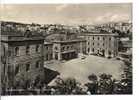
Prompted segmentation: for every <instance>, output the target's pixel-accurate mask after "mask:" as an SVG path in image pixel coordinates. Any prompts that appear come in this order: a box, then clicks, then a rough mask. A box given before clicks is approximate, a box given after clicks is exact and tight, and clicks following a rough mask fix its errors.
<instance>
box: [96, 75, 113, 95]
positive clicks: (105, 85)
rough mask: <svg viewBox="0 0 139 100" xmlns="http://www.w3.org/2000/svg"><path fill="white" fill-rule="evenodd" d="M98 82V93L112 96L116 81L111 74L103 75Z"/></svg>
mask: <svg viewBox="0 0 139 100" xmlns="http://www.w3.org/2000/svg"><path fill="white" fill-rule="evenodd" d="M99 78H100V79H99V82H98V93H99V94H112V93H113V89H114V80H113V79H112V75H110V74H105V73H103V74H101V75H100V76H99Z"/></svg>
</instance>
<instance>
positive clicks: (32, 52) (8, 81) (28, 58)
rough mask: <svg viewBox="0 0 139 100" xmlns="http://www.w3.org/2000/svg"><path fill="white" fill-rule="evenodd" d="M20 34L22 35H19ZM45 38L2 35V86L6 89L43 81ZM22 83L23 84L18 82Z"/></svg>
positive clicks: (27, 35) (30, 35)
mask: <svg viewBox="0 0 139 100" xmlns="http://www.w3.org/2000/svg"><path fill="white" fill-rule="evenodd" d="M19 34H20V33H19ZM43 48H44V38H43V37H41V36H35V35H32V34H31V32H29V31H27V32H25V34H24V35H21V34H20V35H2V38H1V62H2V67H1V70H2V71H1V72H2V74H1V75H2V77H1V78H2V85H3V87H5V88H6V89H8V88H13V87H14V85H16V88H17V87H18V85H21V84H26V82H27V81H28V82H29V83H31V82H33V81H34V80H35V79H36V78H40V79H42V80H43V78H44V77H43V76H44V69H43V64H44V63H43V62H44V61H43V59H44V57H43ZM20 81H21V82H22V83H21V84H20V83H18V82H20Z"/></svg>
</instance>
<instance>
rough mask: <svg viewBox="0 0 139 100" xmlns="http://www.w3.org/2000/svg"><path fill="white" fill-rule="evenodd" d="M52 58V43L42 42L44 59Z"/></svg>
mask: <svg viewBox="0 0 139 100" xmlns="http://www.w3.org/2000/svg"><path fill="white" fill-rule="evenodd" d="M50 60H53V43H51V42H44V61H50Z"/></svg>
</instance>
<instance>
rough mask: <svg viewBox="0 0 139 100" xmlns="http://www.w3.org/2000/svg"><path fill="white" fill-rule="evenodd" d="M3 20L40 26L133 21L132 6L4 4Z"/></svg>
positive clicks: (129, 4) (0, 10) (125, 4)
mask: <svg viewBox="0 0 139 100" xmlns="http://www.w3.org/2000/svg"><path fill="white" fill-rule="evenodd" d="M0 12H1V20H4V21H15V22H23V23H38V24H68V25H76V24H101V23H107V22H113V21H114V22H118V21H127V20H128V21H131V20H132V4H131V3H118V4H117V3H115V4H107V3H105V4H3V5H1V7H0Z"/></svg>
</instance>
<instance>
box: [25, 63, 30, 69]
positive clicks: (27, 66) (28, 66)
mask: <svg viewBox="0 0 139 100" xmlns="http://www.w3.org/2000/svg"><path fill="white" fill-rule="evenodd" d="M29 70H30V64H29V63H28V64H26V71H29Z"/></svg>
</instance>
